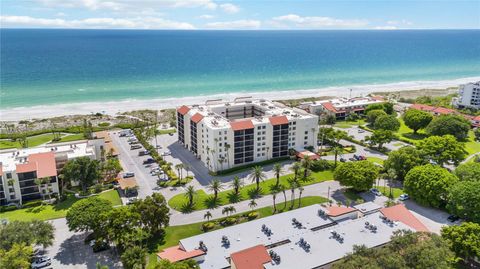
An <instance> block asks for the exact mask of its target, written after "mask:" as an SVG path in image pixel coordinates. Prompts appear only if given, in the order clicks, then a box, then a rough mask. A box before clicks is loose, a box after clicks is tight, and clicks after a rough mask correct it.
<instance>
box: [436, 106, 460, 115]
mask: <svg viewBox="0 0 480 269" xmlns="http://www.w3.org/2000/svg"><path fill="white" fill-rule="evenodd" d="M433 112H434V113H438V114H443V115H447V114H452V113H455V112H456V111H455V110H453V109H449V108H444V107H437V108H435V109H434V110H433Z"/></svg>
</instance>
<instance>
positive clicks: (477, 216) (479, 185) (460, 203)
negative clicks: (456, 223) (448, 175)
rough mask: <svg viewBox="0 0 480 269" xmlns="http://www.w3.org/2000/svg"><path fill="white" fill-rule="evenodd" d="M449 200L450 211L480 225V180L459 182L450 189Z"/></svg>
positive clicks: (448, 207)
mask: <svg viewBox="0 0 480 269" xmlns="http://www.w3.org/2000/svg"><path fill="white" fill-rule="evenodd" d="M447 199H448V203H447V209H448V211H450V212H451V213H453V214H455V215H457V216H460V217H461V218H463V219H465V220H471V221H475V222H479V223H480V180H479V181H461V182H458V183H457V184H455V185H453V186H452V187H451V188H450V189H449V192H448V197H447Z"/></svg>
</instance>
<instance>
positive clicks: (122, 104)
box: [0, 77, 480, 121]
mask: <svg viewBox="0 0 480 269" xmlns="http://www.w3.org/2000/svg"><path fill="white" fill-rule="evenodd" d="M479 80H480V77H468V78H459V79H453V80H440V81H411V82H398V83H388V84H378V85H375V84H372V85H357V86H336V87H326V88H320V89H308V90H288V91H266V92H242V93H228V94H215V95H205V96H203V95H200V96H191V97H181V98H164V99H150V100H139V99H129V100H121V101H111V102H85V103H71V104H60V105H51V106H45V105H41V106H32V107H16V108H8V109H0V120H1V121H18V120H26V119H34V118H35V119H38V118H50V117H56V116H64V115H81V114H91V113H97V112H101V113H106V114H110V115H114V114H116V113H119V112H125V111H132V110H138V109H166V108H174V107H176V106H179V105H183V104H185V105H191V104H199V103H203V102H205V101H206V100H209V99H224V100H233V99H234V98H235V97H239V96H252V97H253V98H265V99H274V100H279V99H282V100H285V99H299V98H307V97H320V96H336V97H348V96H349V95H350V91H349V89H352V97H353V96H361V95H366V94H369V93H373V92H396V91H412V90H421V89H446V88H449V87H456V86H458V85H460V84H464V83H468V82H473V81H479Z"/></svg>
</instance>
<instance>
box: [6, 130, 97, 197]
mask: <svg viewBox="0 0 480 269" xmlns="http://www.w3.org/2000/svg"><path fill="white" fill-rule="evenodd" d="M104 144H105V143H104V140H103V139H95V140H88V141H86V140H83V141H77V142H69V143H57V144H47V145H45V146H40V147H34V148H26V149H7V150H2V151H0V205H6V204H9V203H18V204H21V203H23V202H26V201H30V200H36V199H41V198H43V197H45V196H46V195H51V194H55V193H58V191H59V185H58V174H59V172H60V170H61V169H62V168H63V166H64V165H65V164H66V163H67V161H68V160H71V159H74V158H78V157H84V156H86V157H89V158H91V159H100V158H101V155H102V152H103V151H104V149H103V147H104ZM36 179H40V180H42V184H40V185H39V184H37V183H38V182H37V180H36Z"/></svg>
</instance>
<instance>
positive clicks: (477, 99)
mask: <svg viewBox="0 0 480 269" xmlns="http://www.w3.org/2000/svg"><path fill="white" fill-rule="evenodd" d="M459 95H460V96H459V97H458V98H456V99H454V102H453V103H454V105H455V106H456V107H467V108H476V109H480V81H479V82H477V83H469V84H465V85H462V86H460V89H459ZM472 103H473V104H472Z"/></svg>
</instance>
